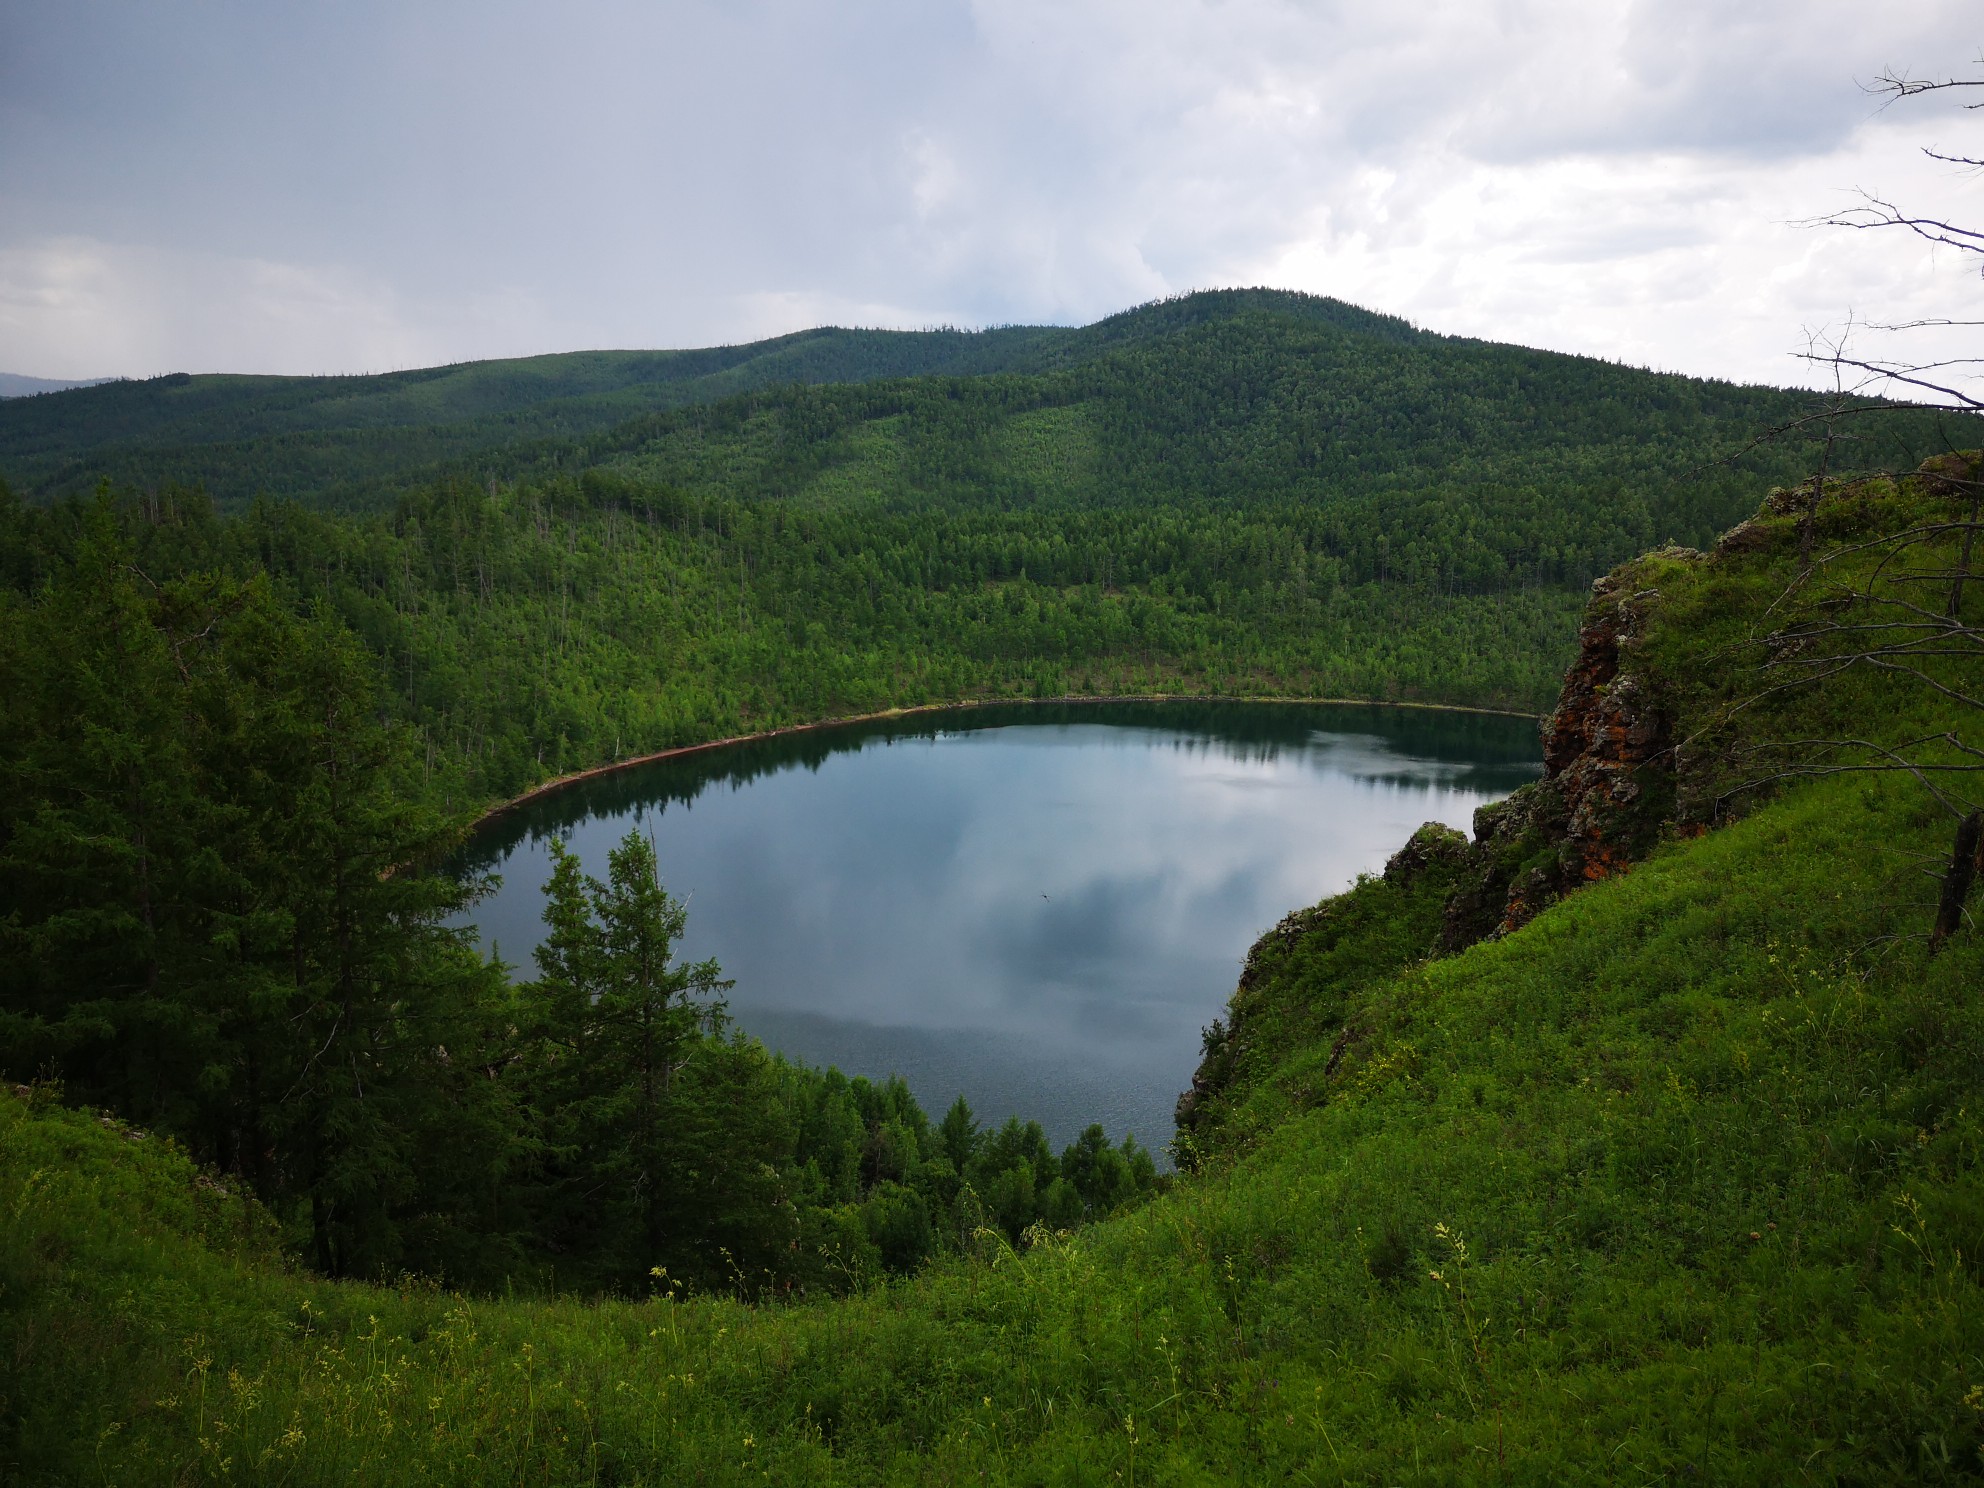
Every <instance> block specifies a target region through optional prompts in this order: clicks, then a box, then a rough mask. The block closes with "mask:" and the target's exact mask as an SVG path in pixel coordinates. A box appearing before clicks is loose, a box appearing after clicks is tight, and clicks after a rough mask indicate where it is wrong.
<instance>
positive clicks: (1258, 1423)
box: [0, 524, 1984, 1483]
mask: <svg viewBox="0 0 1984 1488" xmlns="http://www.w3.org/2000/svg"><path fill="white" fill-rule="evenodd" d="M1780 525H1782V524H1780ZM1783 561H1784V560H1783V556H1782V551H1781V545H1780V548H1779V549H1778V550H1776V551H1768V550H1767V551H1765V552H1763V553H1762V554H1761V555H1753V556H1749V557H1744V558H1740V559H1731V560H1729V561H1725V562H1717V563H1711V564H1702V563H1691V562H1684V561H1678V560H1671V559H1654V560H1649V561H1648V564H1647V566H1645V568H1644V569H1643V572H1644V573H1645V575H1646V576H1648V577H1650V578H1657V579H1658V581H1659V586H1660V587H1661V589H1662V593H1663V598H1662V600H1661V603H1663V604H1664V605H1665V606H1666V607H1667V613H1668V616H1669V621H1668V623H1666V624H1663V625H1661V626H1658V627H1656V628H1655V630H1654V632H1653V634H1652V635H1651V636H1650V637H1649V639H1648V640H1647V642H1646V643H1645V645H1644V647H1643V648H1642V654H1641V656H1640V658H1639V660H1640V663H1641V664H1642V666H1643V668H1645V669H1651V670H1652V671H1653V672H1656V673H1658V675H1659V676H1660V677H1661V678H1663V679H1665V680H1666V682H1667V683H1668V684H1670V685H1671V686H1672V688H1673V689H1674V692H1673V695H1674V696H1675V697H1676V698H1677V699H1679V700H1680V703H1681V705H1682V706H1683V707H1684V708H1686V709H1688V710H1690V711H1691V712H1693V713H1696V714H1699V712H1700V711H1701V710H1703V709H1705V708H1706V707H1707V706H1708V702H1707V700H1706V694H1707V693H1709V692H1712V691H1713V690H1714V687H1715V685H1717V684H1715V683H1714V682H1713V681H1712V679H1711V672H1712V667H1713V665H1714V664H1717V663H1718V659H1720V661H1721V662H1722V663H1726V660H1727V655H1726V650H1727V644H1728V641H1729V639H1730V634H1731V631H1732V629H1733V628H1734V627H1737V626H1739V625H1740V624H1741V623H1742V616H1743V614H1744V613H1746V612H1747V613H1748V614H1754V613H1755V601H1756V600H1757V599H1758V598H1759V597H1764V596H1767V595H1768V594H1770V593H1772V592H1774V589H1775V585H1776V583H1777V582H1778V576H1780V575H1781V573H1782V566H1783ZM1725 671H1726V667H1725ZM1705 679H1710V680H1705ZM1840 706H1843V707H1845V708H1846V709H1847V710H1848V711H1850V712H1853V713H1855V714H1858V715H1861V716H1879V715H1880V714H1882V713H1884V714H1885V715H1887V716H1888V717H1891V718H1893V719H1895V720H1896V721H1897V724H1898V726H1908V725H1909V724H1911V723H1913V722H1916V721H1919V720H1914V719H1910V718H1908V717H1907V716H1906V715H1907V714H1908V712H1909V711H1910V708H1911V707H1914V706H1917V705H1916V704H1915V703H1912V702H1911V701H1910V700H1909V699H1907V698H1905V697H1902V696H1899V695H1888V696H1877V695H1875V694H1873V693H1867V694H1860V695H1855V696H1849V697H1846V698H1844V699H1842V700H1841V703H1840ZM1809 712H1810V709H1809V708H1808V709H1807V715H1809ZM1792 721H1796V722H1800V723H1803V722H1808V721H1809V716H1807V717H1806V718H1802V719H1794V720H1792ZM1947 834H1948V829H1947V823H1946V820H1944V819H1940V818H1937V817H1934V816H1932V815H1931V814H1929V813H1928V812H1927V811H1926V810H1925V809H1924V806H1923V802H1922V798H1921V797H1920V796H1919V794H1917V793H1915V792H1913V791H1911V790H1909V789H1907V788H1906V787H1905V786H1904V785H1902V784H1901V783H1898V782H1897V781H1895V780H1893V779H1889V778H1885V777H1881V778H1867V777H1859V778H1850V779H1834V780H1828V781H1822V782H1817V783H1814V784H1810V785H1807V786H1804V787H1802V788H1800V789H1798V790H1796V791H1794V792H1791V793H1789V794H1787V795H1786V796H1784V797H1783V798H1781V799H1780V800H1778V801H1776V802H1775V803H1773V804H1771V805H1769V806H1767V807H1764V808H1763V809H1760V810H1758V811H1756V812H1755V813H1754V814H1753V815H1751V816H1750V817H1748V818H1747V819H1745V820H1743V821H1740V822H1738V823H1737V824H1735V825H1733V826H1731V827H1728V828H1725V829H1723V830H1720V831H1717V832H1715V833H1712V834H1710V835H1708V836H1706V837H1702V838H1698V839H1693V840H1686V841H1676V842H1671V843H1669V844H1668V845H1666V846H1665V847H1663V848H1661V849H1660V850H1659V851H1657V852H1656V854H1655V855H1654V857H1653V858H1652V859H1651V860H1650V861H1648V862H1646V863H1644V864H1643V865H1641V866H1640V867H1639V868H1637V869H1636V870H1634V871H1633V872H1632V873H1630V874H1629V875H1627V876H1625V877H1623V878H1617V879H1613V880H1609V881H1606V882H1602V883H1599V884H1597V885H1594V886H1592V887H1590V888H1589V889H1587V890H1585V891H1584V892H1582V893H1579V894H1577V895H1574V896H1573V897H1572V898H1570V899H1569V900H1567V901H1565V902H1563V903H1561V904H1559V905H1557V906H1556V907H1554V908H1552V909H1550V910H1548V911H1546V912H1545V913H1544V914H1543V915H1542V916H1541V917H1539V918H1538V919H1537V920H1536V921H1534V922H1533V923H1532V924H1530V925H1529V926H1527V927H1526V928H1524V929H1523V930H1521V931H1519V932H1517V933H1515V934H1514V935H1511V936H1508V937H1507V938H1505V939H1502V940H1499V941H1496V942H1492V943H1488V944H1484V945H1480V946H1477V947H1475V948H1474V949H1472V950H1470V951H1468V952H1466V953H1464V954H1462V955H1460V956H1457V957H1452V958H1447V959H1443V960H1436V961H1430V962H1424V961H1418V960H1416V959H1413V958H1414V957H1415V955H1416V950H1415V947H1416V945H1417V944H1418V943H1420V942H1421V941H1422V939H1423V935H1424V933H1425V931H1426V929H1427V928H1428V927H1427V924H1425V923H1420V921H1423V920H1424V919H1425V910H1426V906H1424V905H1416V904H1413V903H1406V904H1400V903H1398V902H1396V901H1397V898H1398V895H1397V893H1396V890H1395V889H1394V888H1393V887H1392V886H1388V885H1386V884H1385V883H1384V882H1383V881H1382V880H1373V881H1367V882H1366V883H1365V884H1363V885H1362V886H1360V887H1359V888H1357V889H1355V890H1353V891H1352V894H1351V895H1350V896H1349V897H1348V898H1347V899H1345V900H1342V901H1339V903H1338V906H1337V908H1336V909H1335V910H1334V911H1333V912H1332V916H1331V917H1332V918H1333V920H1334V921H1336V922H1339V923H1348V924H1350V925H1351V927H1352V928H1351V932H1350V934H1349V935H1348V936H1347V938H1344V939H1342V940H1341V941H1340V942H1339V944H1338V945H1337V947H1336V949H1335V950H1334V951H1328V950H1327V948H1319V947H1318V945H1317V944H1316V943H1315V942H1314V940H1313V939H1312V938H1297V939H1294V940H1291V941H1290V943H1289V944H1288V946H1287V947H1286V948H1285V954H1283V955H1281V956H1280V957H1279V958H1274V957H1270V958H1268V962H1269V964H1268V965H1267V967H1266V974H1265V975H1264V977H1263V978H1262V980H1261V981H1260V983H1259V984H1258V985H1257V986H1256V987H1255V988H1254V989H1253V993H1252V995H1254V996H1255V997H1257V998H1260V999H1264V1000H1266V1001H1267V1002H1269V1003H1271V1004H1273V1005H1274V1006H1275V1007H1276V1008H1278V1009H1279V1010H1280V1012H1281V1014H1282V1022H1281V1024H1280V1025H1279V1026H1280V1028H1281V1030H1282V1033H1281V1037H1280V1039H1279V1040H1277V1042H1279V1043H1281V1044H1282V1045H1283V1046H1284V1057H1281V1058H1278V1059H1275V1060H1272V1061H1270V1062H1269V1063H1268V1064H1267V1065H1266V1067H1264V1068H1263V1069H1261V1070H1259V1071H1257V1072H1256V1075H1255V1077H1254V1078H1253V1079H1252V1080H1251V1081H1250V1082H1249V1083H1248V1084H1247V1086H1246V1088H1245V1090H1244V1091H1243V1093H1242V1097H1241V1099H1242V1104H1243V1110H1242V1112H1241V1113H1240V1114H1241V1117H1242V1119H1238V1120H1235V1121H1234V1122H1232V1123H1231V1124H1230V1125H1229V1127H1228V1131H1229V1137H1228V1146H1227V1148H1226V1150H1225V1151H1224V1152H1223V1153H1221V1154H1218V1155H1216V1156H1215V1158H1214V1160H1213V1161H1212V1162H1211V1163H1210V1164H1209V1165H1208V1167H1207V1168H1206V1169H1205V1170H1204V1171H1202V1172H1201V1173H1200V1174H1198V1175H1196V1176H1194V1177H1192V1178H1189V1179H1187V1180H1185V1181H1183V1182H1181V1183H1180V1184H1179V1185H1178V1186H1177V1188H1176V1189H1175V1190H1174V1191H1173V1192H1172V1193H1171V1194H1169V1195H1168V1196H1166V1197H1165V1198H1163V1199H1162V1200H1160V1201H1158V1202H1157V1203H1154V1204H1153V1205H1151V1206H1150V1207H1148V1208H1146V1209H1144V1210H1142V1211H1140V1212H1138V1213H1135V1214H1132V1215H1130V1216H1127V1217H1125V1218H1122V1219H1119V1220H1117V1221H1114V1222H1112V1223H1110V1224H1108V1225H1105V1226H1101V1227H1098V1228H1096V1229H1093V1230H1089V1231H1085V1232H1081V1233H1078V1234H1076V1235H1075V1236H1073V1237H1067V1238H1060V1239H1043V1240H1042V1242H1041V1243H1039V1244H1037V1245H1035V1246H1033V1247H1031V1248H1030V1249H1028V1250H1027V1251H1026V1252H1025V1253H1023V1254H1020V1255H1017V1256H1015V1255H1012V1254H1010V1253H1005V1252H1003V1251H995V1252H992V1253H988V1254H987V1255H986V1256H984V1257H981V1258H979V1259H978V1260H976V1261H971V1262H958V1263H954V1264H950V1265H946V1266H942V1267H939V1268H937V1269H935V1270H932V1271H930V1272H927V1273H925V1274H924V1275H922V1276H920V1277H918V1278H916V1279H914V1280H913V1281H911V1282H908V1283H905V1284H902V1285H899V1286H895V1287H891V1288H888V1289H885V1290H881V1291H877V1292H874V1293H871V1294H869V1295H866V1296H863V1297H858V1298H853V1299H848V1300H842V1301H835V1302H819V1303H811V1304H795V1305H791V1306H786V1307H778V1308H767V1309H763V1310H756V1311H754V1310H750V1309H746V1308H743V1307H741V1306H738V1305H735V1304H732V1303H728V1302H724V1301H721V1300H693V1301H680V1302H665V1301H655V1302H650V1303H645V1304H635V1303H608V1304H591V1303H586V1302H582V1301H575V1300H534V1301H525V1300H509V1301H503V1300H481V1301H464V1300H462V1299H458V1298H453V1297H448V1296H442V1295H437V1294H435V1293H433V1292H431V1291H427V1290H423V1289H421V1288H420V1287H418V1286H414V1285H408V1286H405V1287H402V1288H398V1289H394V1288H381V1287H368V1286H360V1285H332V1284H329V1283H325V1282H321V1281H318V1280H315V1279H312V1278H308V1277H306V1276H302V1275H297V1274H292V1273H290V1272H287V1271H285V1270H284V1269H282V1267H281V1266H280V1265H279V1264H278V1263H277V1261H276V1260H275V1258H274V1257H273V1256H272V1255H271V1254H270V1253H269V1252H268V1251H267V1250H266V1249H265V1248H263V1247H265V1245H266V1241H265V1240H264V1239H263V1238H261V1236H260V1232H259V1231H258V1230H257V1229H256V1228H255V1226H254V1223H253V1217H252V1214H250V1213H248V1212H247V1211H244V1210H242V1209H240V1208H239V1206H232V1207H230V1201H226V1200H224V1199H222V1198H221V1197H219V1196H217V1195H215V1194H213V1193H211V1192H210V1191H208V1190H204V1189H202V1188H201V1187H200V1186H199V1181H198V1179H197V1178H196V1177H195V1175H194V1174H193V1173H192V1171H191V1170H190V1169H189V1168H187V1167H186V1166H185V1165H184V1164H183V1163H181V1162H180V1161H179V1160H177V1159H176V1158H175V1157H173V1156H172V1155H171V1154H170V1153H169V1152H166V1151H164V1150H162V1149H161V1148H160V1147H159V1146H158V1145H157V1144H155V1143H152V1142H140V1141H133V1140H131V1139H130V1138H129V1137H128V1136H127V1135H125V1134H123V1133H121V1132H119V1131H117V1130H114V1129H109V1128H104V1127H102V1126H99V1125H97V1124H94V1123H93V1122H92V1121H91V1120H90V1119H89V1118H87V1117H85V1116H81V1115H77V1114H75V1113H70V1112H65V1111H62V1110H61V1109H59V1108H54V1107H44V1108H43V1109H40V1110H39V1111H31V1110H30V1109H29V1105H28V1103H27V1102H24V1101H21V1100H0V1212H4V1213H5V1214H6V1215H7V1216H8V1218H9V1223H8V1224H7V1225H5V1226H0V1288H4V1290H0V1334H4V1338H3V1339H0V1345H3V1346H0V1370H4V1371H5V1377H4V1380H0V1393H4V1394H5V1396H6V1397H7V1412H8V1413H7V1417H6V1421H7V1429H8V1431H9V1433H10V1434H11V1437H12V1439H11V1441H9V1442H8V1443H7V1444H6V1446H5V1456H4V1458H0V1460H8V1461H12V1462H15V1463H19V1464H21V1465H22V1467H23V1468H24V1469H25V1471H24V1472H23V1473H22V1475H21V1476H22V1479H23V1480H25V1481H65V1482H66V1481H88V1480H93V1479H94V1478H95V1477H96V1476H97V1474H98V1473H99V1472H101V1474H102V1476H103V1479H104V1480H105V1481H111V1482H118V1483H147V1482H169V1481H196V1480H222V1479H240V1480H245V1481H260V1482H271V1483H273V1482H284V1483H309V1482H326V1483H331V1482H339V1483H342V1482H380V1483H397V1482H416V1481H422V1482H424V1481H436V1480H440V1481H463V1482H481V1481H497V1480H507V1481H533V1482H535V1481H542V1482H589V1481H600V1482H619V1483H631V1482H655V1483H659V1482H670V1483H673V1482H687V1481H706V1482H714V1483H722V1482H737V1483H743V1482H763V1481H766V1480H767V1479H769V1480H771V1481H775V1482H782V1483H801V1482H820V1483H825V1482H829V1481H840V1482H867V1481H897V1480H899V1481H927V1482H959V1481H994V1482H1027V1483H1105V1482H1110V1483H1113V1482H1119V1481H1120V1482H1126V1483H1128V1482H1136V1481H1142V1482H1146V1483H1158V1482H1224V1481H1234V1480H1247V1481H1278V1480H1287V1481H1301V1482H1323V1483H1327V1482H1334V1481H1353V1482H1355V1481H1372V1482H1376V1481H1383V1482H1415V1481H1416V1482H1440V1481H1454V1480H1481V1481H1508V1480H1512V1481H1533V1482H1547V1481H1565V1480H1572V1479H1575V1480H1580V1481H1598V1480H1605V1481H1611V1480H1618V1481H1637V1480H1639V1479H1642V1478H1645V1477H1658V1478H1668V1477H1671V1478H1677V1479H1689V1480H1694V1481H1705V1482H1758V1483H1780V1482H1787V1481H1813V1482H1831V1481H1857V1482H1878V1481H1930V1480H1935V1479H1938V1478H1941V1477H1956V1476H1962V1475H1965V1474H1970V1473H1975V1472H1976V1471H1977V1470H1978V1467H1979V1465H1980V1457H1979V1447H1980V1442H1984V1305H1980V1304H1984V1298H1980V1297H1979V1295H1978V1290H1977V1282H1978V1278H1977V1271H1976V1265H1977V1262H1976V1258H1977V1257H1979V1256H1980V1255H1984V1186H1981V1185H1980V1182H1979V1176H1978V1162H1979V1157H1980V1142H1984V1120H1980V1116H1981V1115H1984V1103H1980V1100H1979V1092H1978V1087H1977V1081H1978V1075H1977V1071H1978V1070H1979V1068H1980V1067H1984V1013H1980V1009H1979V1006H1978V998H1977V995H1976V990H1975V989H1976V988H1977V987H1978V986H1980V985H1984V944H1980V940H1979V938H1978V937H1977V935H1976V934H1975V933H1970V934H1966V935H1965V936H1962V937H1959V938H1958V940H1957V941H1955V942H1953V943H1952V945H1951V946H1950V947H1949V948H1948V949H1946V950H1945V952H1944V953H1943V954H1942V955H1941V956H1939V957H1937V958H1935V959H1934V960H1933V961H1930V960H1929V959H1927V958H1926V956H1925V954H1924V952H1923V950H1922V948H1921V944H1920V941H1919V940H1909V939H1903V940H1895V939H1894V938H1893V936H1894V933H1895V932H1896V931H1897V930H1902V931H1910V930H1915V929H1918V928H1919V927H1920V926H1921V925H1923V924H1926V920H1927V915H1928V909H1927V901H1928V899H1929V897H1930V896H1931V894H1932V892H1933V886H1931V885H1929V884H1928V883H1927V881H1926V880H1925V879H1924V878H1923V877H1922V869H1923V867H1924V866H1925V864H1930V863H1932V862H1933V861H1934V858H1935V857H1936V855H1937V854H1939V853H1941V852H1945V851H1947ZM1406 897H1407V898H1409V897H1410V896H1406ZM1388 898H1389V899H1391V900H1392V901H1393V902H1389V903H1388V902H1387V901H1388ZM1400 909H1403V910H1404V912H1405V915H1404V919H1405V921H1407V922H1410V923H1407V924H1406V928H1405V931H1404V932H1401V931H1400V928H1399V927H1400V925H1401V923H1402V921H1401V918H1400V916H1399V914H1398V913H1396V911H1398V910H1400ZM1415 917H1417V918H1415ZM1359 927H1361V928H1359ZM1332 999H1334V1001H1332ZM1345 1020H1348V1021H1352V1022H1354V1023H1355V1024H1356V1025H1357V1026H1358V1028H1359V1029H1360V1031H1361V1035H1362V1036H1361V1037H1360V1038H1359V1039H1358V1040H1357V1041H1355V1042H1354V1043H1353V1044H1351V1045H1350V1046H1349V1047H1348V1048H1347V1050H1346V1052H1345V1054H1344V1057H1343V1058H1342V1060H1341V1062H1340V1064H1339V1065H1338V1067H1337V1068H1335V1069H1334V1070H1333V1071H1332V1070H1331V1069H1330V1055H1331V1053H1332V1050H1333V1048H1334V1046H1335V1044H1334V1040H1333V1038H1332V1037H1331V1032H1332V1030H1333V1029H1334V1028H1336V1027H1337V1026H1338V1025H1339V1023H1340V1022H1342V1021H1345ZM1463 1246H1464V1247H1465V1251H1464V1254H1463V1251H1462V1247H1463ZM1433 1273H1437V1275H1435V1274H1433Z"/></svg>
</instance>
